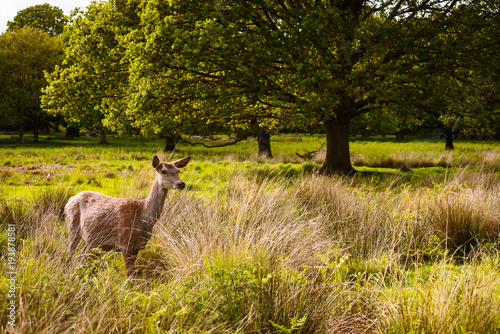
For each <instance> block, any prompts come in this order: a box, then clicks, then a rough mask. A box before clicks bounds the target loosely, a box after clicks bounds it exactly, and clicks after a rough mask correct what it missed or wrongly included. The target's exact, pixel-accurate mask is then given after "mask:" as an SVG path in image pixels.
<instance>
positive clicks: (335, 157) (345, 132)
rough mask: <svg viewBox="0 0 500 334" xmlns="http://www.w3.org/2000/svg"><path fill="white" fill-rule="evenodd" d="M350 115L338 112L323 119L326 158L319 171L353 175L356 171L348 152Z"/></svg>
mask: <svg viewBox="0 0 500 334" xmlns="http://www.w3.org/2000/svg"><path fill="white" fill-rule="evenodd" d="M350 124H351V117H350V116H348V115H343V114H338V115H337V117H335V118H332V119H330V120H327V121H325V130H326V159H325V163H324V164H323V167H322V168H321V172H323V173H324V174H342V175H353V174H355V173H356V171H355V169H354V168H353V167H352V164H351V156H350V152H349V126H350Z"/></svg>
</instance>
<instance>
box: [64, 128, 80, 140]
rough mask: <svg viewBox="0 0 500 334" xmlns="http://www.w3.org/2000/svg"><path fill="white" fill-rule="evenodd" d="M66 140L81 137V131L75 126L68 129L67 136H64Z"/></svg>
mask: <svg viewBox="0 0 500 334" xmlns="http://www.w3.org/2000/svg"><path fill="white" fill-rule="evenodd" d="M64 137H66V138H74V137H80V129H79V128H77V127H74V126H67V127H66V134H65V135H64Z"/></svg>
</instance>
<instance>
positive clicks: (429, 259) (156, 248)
mask: <svg viewBox="0 0 500 334" xmlns="http://www.w3.org/2000/svg"><path fill="white" fill-rule="evenodd" d="M309 166H310V165H304V167H303V168H304V169H309V168H310V167H309ZM273 168H274V167H273ZM273 168H270V169H269V170H268V172H265V173H263V170H258V169H257V170H252V169H251V168H250V170H249V169H248V168H245V167H244V168H241V169H239V168H234V169H231V171H230V172H229V173H227V175H214V176H213V178H212V179H210V178H209V177H208V176H207V177H208V179H207V180H205V181H204V182H206V183H207V184H209V183H210V182H212V183H213V185H212V189H214V191H213V192H212V193H211V195H207V193H205V192H202V191H197V190H196V189H194V188H192V190H189V188H188V191H184V192H172V193H170V194H169V196H168V198H167V201H166V203H165V209H164V212H163V214H162V216H161V218H160V220H159V221H158V223H157V225H156V226H155V230H154V237H153V238H152V240H151V241H150V243H149V244H148V246H147V247H146V249H145V250H143V251H142V252H141V253H140V254H139V258H138V260H137V267H138V268H139V270H140V278H139V279H138V280H136V281H127V280H126V278H125V268H124V264H123V260H122V258H121V255H120V254H105V255H102V254H101V255H99V254H96V256H89V257H88V258H87V260H86V263H85V264H84V265H83V266H78V265H77V264H76V263H73V262H71V263H69V264H67V263H66V258H67V231H66V228H65V224H64V222H63V220H62V217H61V212H62V211H61V210H62V208H63V207H64V204H65V202H66V200H67V199H68V197H69V196H70V194H72V193H74V192H75V190H74V189H71V188H67V187H64V186H61V187H54V188H52V189H50V190H46V191H40V192H38V193H36V195H34V196H32V197H28V198H25V199H24V200H23V201H20V200H9V199H6V198H2V199H1V200H0V213H1V216H0V217H1V220H0V230H1V232H0V236H1V243H2V245H4V244H5V240H6V235H7V234H6V226H7V224H16V226H17V227H18V229H19V234H18V235H17V239H18V256H19V257H18V263H19V270H20V272H19V276H18V284H19V287H20V289H19V296H20V297H19V299H18V300H17V301H18V304H17V305H18V310H17V323H16V327H15V328H12V327H10V326H8V325H7V324H6V323H5V322H4V320H3V319H6V306H7V303H8V302H9V301H8V300H7V298H6V294H5V293H4V292H5V291H6V289H7V286H8V283H7V281H6V277H5V276H3V274H2V276H0V288H1V289H2V294H1V295H0V307H1V308H2V313H1V314H0V316H1V319H2V322H0V328H1V330H2V331H4V332H7V333H30V332H31V333H35V332H36V333H66V332H71V333H159V332H214V333H221V332H227V333H229V332H231V333H233V332H245V333H250V332H260V333H316V332H320V333H322V332H324V333H370V332H381V333H403V332H404V333H410V332H415V333H470V332H476V333H493V332H495V331H498V330H500V317H499V316H498V314H499V311H500V288H499V286H500V285H499V283H500V282H499V277H500V276H499V273H500V257H499V256H498V250H499V242H500V230H499V226H500V221H499V218H498V217H500V205H499V204H500V203H499V201H500V197H499V195H498V194H500V178H499V176H498V174H495V173H493V172H491V171H489V170H484V171H477V170H475V171H472V170H465V171H463V172H462V173H456V174H454V175H448V176H446V177H445V178H444V179H435V180H433V181H430V180H428V181H425V182H424V183H425V184H424V185H419V186H412V185H411V184H409V183H407V182H406V181H405V178H404V176H390V177H387V178H382V179H379V180H376V181H373V180H372V179H371V178H370V177H364V178H363V177H361V178H356V179H347V178H339V177H325V176H320V175H316V174H311V173H301V172H300V171H293V172H291V171H290V169H289V168H287V169H286V170H283V172H281V171H279V170H278V172H277V173H275V170H274V169H273ZM278 169H279V168H278ZM201 171H202V170H200V172H201ZM141 175H142V174H141ZM188 175H189V176H188V179H193V180H194V179H195V177H196V175H197V174H192V175H191V174H188ZM146 178H147V175H146V174H145V175H142V176H139V177H138V178H137V179H136V180H135V181H134V183H133V184H134V186H133V187H136V186H137V185H142V186H140V187H139V188H140V189H141V194H143V193H145V192H147V189H148V187H147V185H146V183H147V182H146V180H145V179H146ZM221 182H222V183H221ZM123 192H124V193H126V194H132V193H133V189H132V186H131V189H127V188H124V189H123ZM137 196H138V197H140V196H139V195H137ZM5 256H6V253H5V252H4V251H3V252H2V267H3V268H2V271H1V272H5V270H3V269H5V261H4V260H5Z"/></svg>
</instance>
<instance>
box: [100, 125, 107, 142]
mask: <svg viewBox="0 0 500 334" xmlns="http://www.w3.org/2000/svg"><path fill="white" fill-rule="evenodd" d="M107 143H108V136H107V135H106V130H105V129H104V128H101V129H100V130H99V144H107Z"/></svg>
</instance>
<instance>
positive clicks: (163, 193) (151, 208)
mask: <svg viewBox="0 0 500 334" xmlns="http://www.w3.org/2000/svg"><path fill="white" fill-rule="evenodd" d="M167 193H168V190H167V189H165V188H163V187H162V186H161V185H160V182H159V180H158V175H157V176H156V177H155V181H154V182H153V185H152V186H151V191H150V192H149V195H148V197H147V198H146V200H145V208H144V216H143V219H142V221H143V223H144V224H145V225H146V227H148V228H150V229H152V228H153V226H154V224H155V223H156V221H157V220H158V218H160V215H161V212H162V210H163V205H164V204H165V198H166V197H167Z"/></svg>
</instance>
